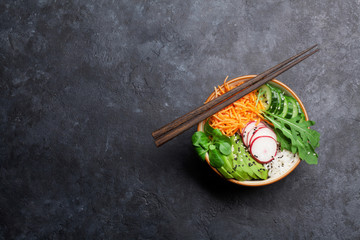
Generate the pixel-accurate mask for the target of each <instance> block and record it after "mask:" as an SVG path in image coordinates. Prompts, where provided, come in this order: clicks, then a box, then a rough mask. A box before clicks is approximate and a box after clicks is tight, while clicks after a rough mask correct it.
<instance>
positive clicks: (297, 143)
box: [263, 111, 320, 164]
mask: <svg viewBox="0 0 360 240" xmlns="http://www.w3.org/2000/svg"><path fill="white" fill-rule="evenodd" d="M263 113H264V117H265V118H266V119H268V120H269V121H270V122H272V123H273V124H274V128H275V133H276V136H277V137H278V141H279V142H280V144H281V148H282V149H283V148H285V149H287V150H290V151H291V152H293V153H296V152H298V153H299V156H300V158H301V159H302V160H304V161H306V162H307V163H308V164H317V162H318V155H317V154H316V152H315V148H317V147H319V141H320V133H318V132H317V131H315V130H313V129H310V128H309V127H310V126H312V125H314V124H315V122H313V121H303V122H298V121H299V118H300V117H299V118H293V119H286V118H282V117H280V116H277V115H275V114H273V113H270V112H268V111H264V112H263Z"/></svg>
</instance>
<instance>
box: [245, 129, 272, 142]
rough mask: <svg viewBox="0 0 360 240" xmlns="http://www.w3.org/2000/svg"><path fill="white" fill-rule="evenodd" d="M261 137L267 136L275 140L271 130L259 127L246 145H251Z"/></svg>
mask: <svg viewBox="0 0 360 240" xmlns="http://www.w3.org/2000/svg"><path fill="white" fill-rule="evenodd" d="M261 136H269V137H272V138H274V139H275V140H276V134H275V132H274V131H273V130H272V129H271V128H268V127H260V128H258V129H257V130H256V131H255V132H254V134H253V135H252V136H251V137H250V139H249V138H248V145H251V143H252V142H253V141H254V139H256V138H257V137H261Z"/></svg>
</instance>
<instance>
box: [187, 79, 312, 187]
mask: <svg viewBox="0 0 360 240" xmlns="http://www.w3.org/2000/svg"><path fill="white" fill-rule="evenodd" d="M255 76H256V75H246V76H241V77H237V78H234V79H232V80H230V81H227V82H226V80H225V81H224V84H223V85H221V86H218V88H215V90H214V92H213V93H211V94H210V96H209V97H208V98H207V100H206V102H208V101H211V100H212V99H214V98H216V97H217V95H218V94H219V92H221V91H224V89H225V88H230V89H231V88H233V87H236V86H238V85H240V84H242V83H244V82H246V81H248V80H250V79H252V78H254V77H255ZM266 85H267V86H269V87H270V88H271V89H272V88H273V87H274V89H277V90H278V91H279V92H281V95H278V96H279V99H278V100H279V101H281V99H282V100H284V99H283V98H284V97H285V98H286V99H288V100H285V102H286V104H287V105H286V106H285V107H286V109H287V110H286V111H287V112H290V111H293V112H294V113H295V111H297V112H298V113H299V114H300V115H301V118H300V117H299V116H297V118H296V119H300V121H308V120H309V118H308V114H307V112H306V109H305V107H304V105H303V103H302V102H301V100H300V98H299V97H298V96H297V95H296V94H295V92H294V91H293V90H292V89H290V88H289V87H288V86H286V85H285V84H284V83H282V82H280V81H279V80H276V79H273V80H271V81H270V82H268V83H267V84H266ZM259 91H260V90H257V92H256V94H258V95H257V96H259V94H263V95H264V94H266V92H265V91H264V92H259ZM272 99H273V100H272V103H271V104H270V103H269V102H268V101H267V100H266V101H261V100H260V101H258V100H257V101H256V105H258V104H259V102H261V104H262V106H263V108H264V105H266V104H268V105H267V106H265V107H266V109H269V108H272V107H273V106H275V107H276V103H274V101H277V100H276V99H275V100H274V95H273V96H272ZM289 99H290V100H291V101H292V103H293V106H294V107H295V102H296V106H297V110H295V109H294V108H293V107H291V109H290V106H292V104H291V103H290V100H289ZM234 104H235V103H234ZM239 104H241V103H239ZM277 104H278V105H279V103H277ZM282 104H283V105H284V101H283V103H282ZM282 108H284V107H282ZM229 111H230V110H229ZM272 112H273V113H274V112H277V113H279V114H280V113H281V114H282V117H284V118H285V117H286V114H289V113H286V112H285V109H280V107H279V109H275V110H274V111H272ZM230 114H231V113H230ZM291 114H292V112H290V115H291ZM296 115H298V114H297V113H296ZM211 118H213V119H214V121H219V120H217V116H214V115H213V116H211V117H210V118H208V119H206V120H204V121H202V122H200V123H199V124H198V126H197V131H198V132H204V131H205V132H206V131H207V129H206V128H208V129H209V128H210V129H212V130H214V129H216V127H214V125H215V126H217V125H216V124H218V123H213V122H211V121H212V119H211ZM290 118H291V116H290ZM255 119H256V118H255ZM211 124H213V126H211ZM225 125H226V124H225ZM216 130H217V129H216ZM224 131H225V133H224ZM226 131H227V130H222V133H223V134H224V135H225V134H226ZM275 132H276V129H275V127H274V125H273V124H272V122H271V121H267V119H261V118H259V119H257V120H255V121H249V122H247V123H246V122H244V123H243V126H242V127H238V129H234V130H233V132H231V133H227V136H228V137H229V138H230V139H231V141H232V144H231V154H230V155H231V158H229V159H231V163H229V164H230V165H229V166H230V167H231V168H227V170H226V171H222V167H221V168H220V167H217V166H216V164H214V163H211V161H210V159H209V153H210V151H209V152H206V153H203V159H204V160H205V161H206V162H207V164H208V165H209V166H210V167H211V168H212V169H213V170H214V171H215V172H216V173H217V174H218V175H219V176H221V177H222V178H225V179H226V180H227V181H229V182H232V183H235V184H238V185H243V186H253V187H257V186H265V185H269V184H272V183H275V182H277V181H279V180H281V179H283V178H285V177H286V176H288V175H289V174H290V173H291V172H292V171H294V170H295V168H296V167H297V166H298V165H299V163H300V162H301V159H300V157H299V154H296V153H293V152H292V151H289V150H287V149H282V148H280V144H279V142H278V141H279V140H277V139H276V135H278V132H276V134H275ZM266 134H267V135H269V136H264V135H266ZM220 135H221V134H220ZM257 135H258V136H257ZM210 138H211V137H210ZM273 140H275V142H274V141H273ZM193 142H194V139H193ZM261 144H265V145H266V148H267V149H264V147H262V145H261ZM194 146H195V145H194ZM219 146H220V148H221V147H222V146H221V144H220V145H219ZM275 147H276V150H274V148H275ZM220 150H221V149H220ZM198 153H199V152H198ZM258 153H259V154H258ZM261 154H262V155H261ZM199 155H200V153H199ZM230 155H229V156H230ZM259 155H261V156H259ZM263 155H264V156H263ZM254 159H255V161H254ZM229 161H230V160H229ZM240 167H241V168H242V169H241V170H236V169H239V168H240ZM229 169H230V170H231V169H233V170H231V171H232V172H233V174H232V175H231V173H230V170H229ZM239 171H240V172H239ZM249 171H250V172H249ZM228 173H229V174H230V176H228ZM234 174H235V175H236V176H238V177H233V175H234ZM244 174H245V175H244ZM239 175H240V176H239ZM265 175H266V176H265ZM244 176H245V177H244Z"/></svg>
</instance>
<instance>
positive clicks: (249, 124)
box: [241, 121, 265, 147]
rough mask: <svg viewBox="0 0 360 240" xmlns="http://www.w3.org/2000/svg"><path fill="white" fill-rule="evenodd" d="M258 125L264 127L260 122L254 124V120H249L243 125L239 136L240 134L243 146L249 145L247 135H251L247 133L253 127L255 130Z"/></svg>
mask: <svg viewBox="0 0 360 240" xmlns="http://www.w3.org/2000/svg"><path fill="white" fill-rule="evenodd" d="M260 127H265V124H264V123H262V122H260V123H259V124H258V125H256V121H251V122H249V123H248V124H247V125H246V126H245V127H244V129H243V131H242V133H241V136H242V139H243V142H244V144H245V146H247V147H248V146H249V144H248V140H249V139H248V137H249V136H251V135H249V133H250V132H252V131H253V130H254V129H255V130H256V129H258V128H260Z"/></svg>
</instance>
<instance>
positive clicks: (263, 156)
mask: <svg viewBox="0 0 360 240" xmlns="http://www.w3.org/2000/svg"><path fill="white" fill-rule="evenodd" d="M276 152H277V142H276V140H275V139H274V138H272V137H270V136H260V137H257V138H255V139H254V141H253V142H252V144H251V146H250V153H251V155H252V156H253V157H254V159H255V160H256V161H258V162H259V163H268V162H270V161H272V160H273V159H274V157H275V156H276Z"/></svg>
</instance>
